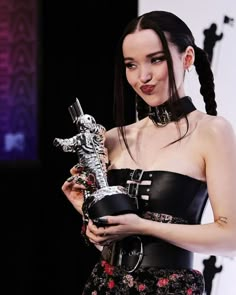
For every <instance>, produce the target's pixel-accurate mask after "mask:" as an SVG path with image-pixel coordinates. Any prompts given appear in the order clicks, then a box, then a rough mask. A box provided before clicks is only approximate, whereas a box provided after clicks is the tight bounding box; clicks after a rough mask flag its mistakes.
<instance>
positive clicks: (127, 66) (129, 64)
mask: <svg viewBox="0 0 236 295" xmlns="http://www.w3.org/2000/svg"><path fill="white" fill-rule="evenodd" d="M125 67H126V68H127V69H135V68H136V65H135V64H134V63H131V62H129V63H125Z"/></svg>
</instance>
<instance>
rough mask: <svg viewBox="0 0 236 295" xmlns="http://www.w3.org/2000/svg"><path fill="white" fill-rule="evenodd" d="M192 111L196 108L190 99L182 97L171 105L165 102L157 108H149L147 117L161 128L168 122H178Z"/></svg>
mask: <svg viewBox="0 0 236 295" xmlns="http://www.w3.org/2000/svg"><path fill="white" fill-rule="evenodd" d="M194 110H196V107H195V106H194V104H193V103H192V100H191V98H190V97H189V96H184V97H183V98H181V99H179V100H177V101H175V102H173V103H170V102H169V101H166V102H165V103H163V104H161V105H159V106H156V107H150V111H149V114H148V116H149V118H150V119H151V120H152V121H153V123H154V124H155V125H156V126H160V127H163V126H166V125H167V124H168V123H170V122H177V121H179V120H180V119H181V118H183V117H186V116H187V115H188V114H189V113H191V112H192V111H194Z"/></svg>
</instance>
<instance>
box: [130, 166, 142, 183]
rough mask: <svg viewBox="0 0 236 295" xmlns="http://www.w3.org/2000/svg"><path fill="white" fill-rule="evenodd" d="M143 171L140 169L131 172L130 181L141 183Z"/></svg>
mask: <svg viewBox="0 0 236 295" xmlns="http://www.w3.org/2000/svg"><path fill="white" fill-rule="evenodd" d="M143 172H144V171H143V170H142V169H135V170H134V171H133V172H131V174H130V176H131V178H130V180H132V181H135V182H141V180H142V177H143Z"/></svg>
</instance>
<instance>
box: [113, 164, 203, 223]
mask: <svg viewBox="0 0 236 295" xmlns="http://www.w3.org/2000/svg"><path fill="white" fill-rule="evenodd" d="M107 179H108V183H109V185H122V186H124V187H126V188H127V190H128V193H129V194H130V195H131V196H134V197H137V200H138V204H139V212H140V214H141V215H143V214H144V213H145V212H149V211H150V212H155V213H160V214H167V215H171V216H175V217H179V218H181V219H183V220H185V221H186V222H187V223H188V224H199V223H200V221H201V218H202V214H203V210H204V208H205V205H206V202H207V199H208V192H207V185H206V182H204V181H200V180H198V179H195V178H192V177H190V176H187V175H184V174H180V173H176V172H170V171H143V170H140V169H136V170H131V169H112V170H109V171H108V172H107ZM129 180H130V181H131V182H132V183H131V184H128V183H127V181H128V182H129ZM142 181H149V184H142V183H141V182H142Z"/></svg>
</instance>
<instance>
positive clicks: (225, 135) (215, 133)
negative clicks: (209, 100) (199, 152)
mask: <svg viewBox="0 0 236 295" xmlns="http://www.w3.org/2000/svg"><path fill="white" fill-rule="evenodd" d="M198 129H199V135H200V137H201V138H202V139H203V140H204V142H205V143H208V144H210V145H218V144H220V145H222V144H223V145H226V144H233V145H235V140H236V137H235V131H234V129H233V126H232V124H231V122H229V121H228V120H227V119H226V118H224V117H222V116H209V115H205V116H203V117H202V119H201V120H200V121H199V124H198Z"/></svg>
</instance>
